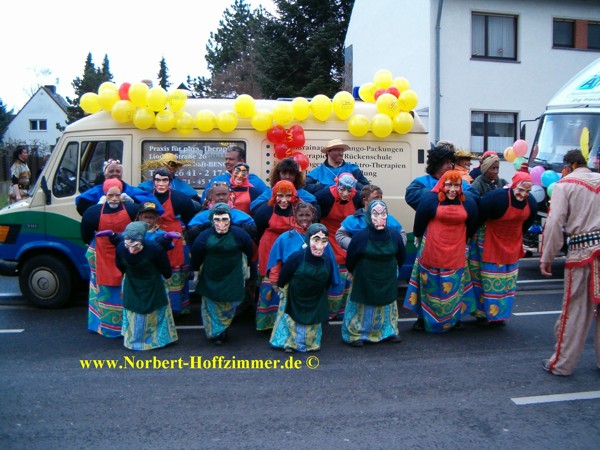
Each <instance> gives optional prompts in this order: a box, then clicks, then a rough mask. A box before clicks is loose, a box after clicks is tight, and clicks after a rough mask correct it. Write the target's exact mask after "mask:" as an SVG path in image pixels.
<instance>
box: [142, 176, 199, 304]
mask: <svg viewBox="0 0 600 450" xmlns="http://www.w3.org/2000/svg"><path fill="white" fill-rule="evenodd" d="M152 177H153V182H154V190H153V191H152V194H153V195H154V196H155V197H156V198H157V199H158V201H159V202H160V204H161V205H162V208H163V209H164V213H163V214H161V216H160V218H159V220H158V226H159V227H160V229H161V230H164V231H167V232H175V233H178V234H179V235H180V236H183V234H184V231H185V227H186V226H187V224H188V223H189V222H190V221H191V220H192V219H193V218H194V215H195V212H196V208H195V207H194V205H193V203H192V200H191V199H190V198H189V197H188V196H186V195H185V194H182V193H181V192H178V191H173V190H172V189H171V188H170V187H169V183H170V181H171V172H169V170H167V169H164V168H160V169H156V170H155V171H154V174H153V176H152ZM173 245H174V246H175V248H174V249H173V250H171V251H169V253H168V256H169V261H170V262H171V271H172V275H171V277H170V278H169V279H168V282H167V283H168V286H169V302H170V304H171V308H172V309H173V313H174V314H176V315H180V314H189V313H190V295H189V290H190V289H189V282H190V281H189V276H190V263H189V260H190V257H189V246H188V245H187V242H186V240H185V239H184V238H182V239H177V240H175V241H174V242H173Z"/></svg>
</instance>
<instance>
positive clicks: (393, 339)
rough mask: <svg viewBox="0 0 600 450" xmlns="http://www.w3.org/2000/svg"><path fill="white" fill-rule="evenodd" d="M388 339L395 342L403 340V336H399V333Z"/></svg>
mask: <svg viewBox="0 0 600 450" xmlns="http://www.w3.org/2000/svg"><path fill="white" fill-rule="evenodd" d="M387 340H388V342H394V343H400V342H402V338H401V337H400V336H398V335H397V334H394V335H393V336H390V337H389V338H387Z"/></svg>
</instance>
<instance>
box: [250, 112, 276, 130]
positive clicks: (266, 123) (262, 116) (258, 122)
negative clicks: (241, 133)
mask: <svg viewBox="0 0 600 450" xmlns="http://www.w3.org/2000/svg"><path fill="white" fill-rule="evenodd" d="M250 123H251V124H252V128H254V129H255V130H256V131H267V130H268V129H269V128H271V127H272V126H273V114H271V111H266V110H264V109H258V110H256V112H255V113H254V115H253V116H252V118H251V119H250Z"/></svg>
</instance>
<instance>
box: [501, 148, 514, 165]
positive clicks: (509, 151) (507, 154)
mask: <svg viewBox="0 0 600 450" xmlns="http://www.w3.org/2000/svg"><path fill="white" fill-rule="evenodd" d="M516 157H517V155H515V152H514V151H513V148H512V147H506V148H505V149H504V159H505V160H507V161H508V162H514V160H515V158H516Z"/></svg>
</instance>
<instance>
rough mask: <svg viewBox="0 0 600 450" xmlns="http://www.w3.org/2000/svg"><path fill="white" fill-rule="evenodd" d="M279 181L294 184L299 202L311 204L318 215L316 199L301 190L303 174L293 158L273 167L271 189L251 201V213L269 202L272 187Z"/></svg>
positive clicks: (283, 160) (303, 179)
mask: <svg viewBox="0 0 600 450" xmlns="http://www.w3.org/2000/svg"><path fill="white" fill-rule="evenodd" d="M281 180H285V181H289V182H291V183H294V187H295V188H296V192H297V193H298V199H299V200H300V201H303V202H306V203H310V204H312V205H313V206H314V207H316V208H317V213H318V208H319V205H318V204H317V199H316V198H315V196H314V195H312V194H311V193H310V192H308V191H306V190H304V189H302V186H304V181H305V173H304V172H303V171H302V170H300V166H299V165H298V163H297V162H296V160H295V159H294V158H285V159H282V160H281V161H279V162H278V163H277V164H276V165H275V168H274V169H273V172H272V173H271V180H270V183H271V187H270V188H268V189H266V190H265V191H264V192H263V193H262V194H260V196H259V197H258V198H256V199H254V200H253V201H252V203H251V204H250V212H251V213H254V212H255V211H257V210H258V207H259V206H260V205H262V204H263V203H266V202H268V201H269V199H270V198H271V195H272V192H273V186H275V185H276V184H277V183H278V182H279V181H281Z"/></svg>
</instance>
